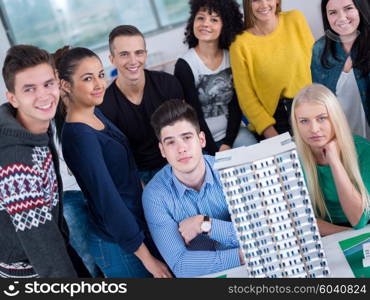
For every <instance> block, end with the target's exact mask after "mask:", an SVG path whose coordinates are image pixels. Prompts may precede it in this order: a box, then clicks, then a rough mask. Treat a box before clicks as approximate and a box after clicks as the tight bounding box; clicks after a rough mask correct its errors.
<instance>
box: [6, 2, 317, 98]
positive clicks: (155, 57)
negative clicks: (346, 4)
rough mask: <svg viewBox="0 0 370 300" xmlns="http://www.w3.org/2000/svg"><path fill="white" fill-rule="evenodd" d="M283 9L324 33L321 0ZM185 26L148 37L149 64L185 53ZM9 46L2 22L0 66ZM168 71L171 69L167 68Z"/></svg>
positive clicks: (103, 56)
mask: <svg viewBox="0 0 370 300" xmlns="http://www.w3.org/2000/svg"><path fill="white" fill-rule="evenodd" d="M91 1H93V0H91ZM282 1H283V10H290V9H299V10H300V11H302V12H303V13H304V14H305V16H306V18H307V21H308V23H309V24H310V26H311V29H312V32H313V34H314V36H315V38H316V39H317V38H319V37H320V36H321V35H322V32H323V30H322V21H321V17H320V2H321V0H309V1H307V0H282ZM183 39H184V27H183V26H182V27H177V28H174V29H172V30H169V31H166V32H163V33H159V34H157V35H155V36H150V37H147V38H146V43H147V48H148V53H149V57H148V65H149V66H153V65H157V64H160V63H162V62H167V61H172V60H175V59H176V58H177V57H178V56H180V55H181V54H182V53H184V52H185V51H186V49H187V47H186V45H184V44H183V42H182V41H183ZM8 48H9V41H8V39H7V37H6V34H5V30H4V27H3V26H2V25H1V24H0V66H1V67H2V65H3V62H4V58H5V54H6V50H7V49H8ZM98 55H99V56H100V57H101V59H102V61H103V64H104V67H105V68H106V70H107V71H108V73H109V71H110V70H111V65H110V62H109V59H108V56H109V51H108V49H106V50H103V51H99V52H98ZM165 70H166V71H171V70H169V69H165ZM4 101H5V86H4V82H3V80H2V76H1V82H0V103H2V102H4Z"/></svg>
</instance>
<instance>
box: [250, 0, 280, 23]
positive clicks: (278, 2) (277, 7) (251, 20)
mask: <svg viewBox="0 0 370 300" xmlns="http://www.w3.org/2000/svg"><path fill="white" fill-rule="evenodd" d="M252 1H253V0H243V10H244V29H249V28H252V27H253V26H254V25H255V18H254V15H253V11H252ZM282 1H283V0H277V3H276V13H277V14H278V13H279V12H281V2H282Z"/></svg>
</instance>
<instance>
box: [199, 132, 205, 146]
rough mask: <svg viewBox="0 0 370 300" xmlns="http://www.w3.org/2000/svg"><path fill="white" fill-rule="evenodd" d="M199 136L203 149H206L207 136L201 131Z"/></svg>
mask: <svg viewBox="0 0 370 300" xmlns="http://www.w3.org/2000/svg"><path fill="white" fill-rule="evenodd" d="M198 136H199V141H200V145H201V146H202V148H204V147H205V146H206V135H205V134H204V132H203V131H201V132H199V134H198Z"/></svg>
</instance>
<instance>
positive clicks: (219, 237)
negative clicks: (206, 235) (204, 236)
mask: <svg viewBox="0 0 370 300" xmlns="http://www.w3.org/2000/svg"><path fill="white" fill-rule="evenodd" d="M210 238H211V239H213V240H215V241H218V242H219V243H221V244H223V245H225V246H227V247H239V241H238V238H237V236H236V232H235V228H234V224H233V222H229V221H223V220H218V219H214V218H212V229H211V233H210Z"/></svg>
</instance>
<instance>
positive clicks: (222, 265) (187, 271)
mask: <svg viewBox="0 0 370 300" xmlns="http://www.w3.org/2000/svg"><path fill="white" fill-rule="evenodd" d="M168 197H171V195H169V194H167V193H163V192H161V191H159V190H158V188H154V187H153V186H147V188H145V189H144V194H143V206H144V212H145V217H146V220H147V222H148V226H149V229H150V232H151V235H152V237H153V240H154V242H155V244H156V246H157V248H158V250H159V251H160V253H161V255H162V257H163V258H164V259H165V261H166V262H167V264H168V266H169V267H170V268H171V270H172V271H173V272H174V274H175V275H176V276H177V277H194V276H201V275H206V274H210V273H215V272H220V271H223V270H226V269H230V268H233V267H236V266H239V265H240V259H239V249H238V248H232V249H226V250H215V251H205V250H199V251H193V250H189V249H187V247H186V245H185V243H184V240H183V239H182V236H181V234H180V232H179V230H178V224H177V222H176V221H175V220H174V219H173V218H172V216H171V214H170V211H169V209H168V207H166V205H165V203H163V201H162V200H161V199H168Z"/></svg>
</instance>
